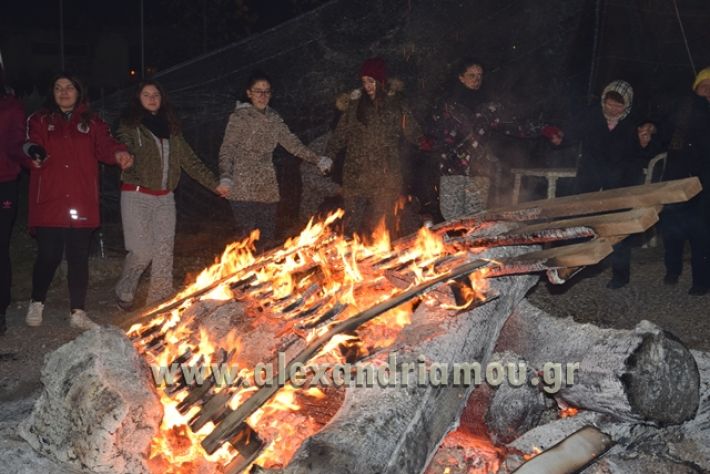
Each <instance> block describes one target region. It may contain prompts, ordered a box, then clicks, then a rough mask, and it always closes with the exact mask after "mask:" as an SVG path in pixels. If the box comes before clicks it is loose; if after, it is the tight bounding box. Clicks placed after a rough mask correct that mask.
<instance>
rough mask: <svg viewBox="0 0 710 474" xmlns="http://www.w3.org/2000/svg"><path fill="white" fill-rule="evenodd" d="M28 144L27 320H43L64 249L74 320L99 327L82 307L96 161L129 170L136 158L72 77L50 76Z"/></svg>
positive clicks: (94, 218) (94, 212) (93, 222)
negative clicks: (30, 254) (32, 241)
mask: <svg viewBox="0 0 710 474" xmlns="http://www.w3.org/2000/svg"><path fill="white" fill-rule="evenodd" d="M27 138H28V141H27V142H26V143H25V146H24V149H25V153H26V154H27V156H28V157H29V158H30V159H31V160H32V166H31V167H30V168H31V172H30V192H29V199H28V204H29V218H28V226H29V227H30V228H31V229H33V230H34V233H35V235H36V238H37V248H38V252H37V260H36V261H35V265H34V270H33V273H32V300H31V301H30V305H29V308H28V310H27V317H26V318H25V322H26V323H27V325H29V326H39V325H40V324H41V323H42V311H43V309H44V300H45V298H46V296H47V291H48V289H49V285H50V284H51V283H52V279H53V278H54V272H55V271H56V269H57V267H58V266H59V264H60V263H61V261H62V255H63V254H66V259H67V268H68V280H69V299H70V308H71V313H70V319H69V321H70V324H71V325H72V326H73V327H77V328H80V329H90V328H92V327H94V326H96V323H94V322H93V321H91V319H89V317H88V316H87V315H86V312H85V310H84V304H85V301H86V291H87V288H88V284H89V248H90V244H91V234H92V233H93V231H94V229H96V228H97V227H99V180H98V161H101V162H104V163H108V164H118V165H119V166H120V167H121V168H122V169H125V168H127V167H129V166H131V164H132V163H133V158H132V157H131V155H130V154H129V153H128V152H127V151H126V148H125V146H123V145H122V144H120V143H119V142H117V141H116V140H114V138H113V137H112V136H111V133H110V131H109V128H108V126H107V125H106V123H105V122H104V121H103V120H101V119H100V118H99V117H98V116H96V115H95V114H93V113H92V112H91V110H90V109H89V107H88V104H87V98H86V94H85V89H84V88H83V86H82V84H81V82H80V81H79V80H78V79H77V78H76V77H74V76H71V75H67V74H60V75H58V76H56V77H55V78H54V80H53V81H52V90H51V92H50V94H49V95H48V99H47V102H46V103H45V106H44V107H43V108H42V109H41V110H40V111H39V112H37V113H35V114H33V115H32V116H30V118H29V120H28V123H27Z"/></svg>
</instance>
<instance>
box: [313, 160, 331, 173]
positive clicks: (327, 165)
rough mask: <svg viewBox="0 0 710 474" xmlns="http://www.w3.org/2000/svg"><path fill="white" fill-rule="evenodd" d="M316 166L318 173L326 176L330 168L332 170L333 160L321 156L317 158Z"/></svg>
mask: <svg viewBox="0 0 710 474" xmlns="http://www.w3.org/2000/svg"><path fill="white" fill-rule="evenodd" d="M316 166H317V167H318V171H320V173H321V174H322V175H324V176H325V175H326V174H328V173H329V172H330V170H331V168H333V160H331V159H330V158H328V157H327V156H321V157H320V158H318V163H316Z"/></svg>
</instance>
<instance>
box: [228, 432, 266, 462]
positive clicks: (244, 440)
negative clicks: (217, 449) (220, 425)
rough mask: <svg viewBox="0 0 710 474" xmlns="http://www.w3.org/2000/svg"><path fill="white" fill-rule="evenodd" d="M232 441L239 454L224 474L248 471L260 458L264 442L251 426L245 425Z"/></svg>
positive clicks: (230, 442) (230, 441)
mask: <svg viewBox="0 0 710 474" xmlns="http://www.w3.org/2000/svg"><path fill="white" fill-rule="evenodd" d="M243 425H244V426H242V427H240V429H239V430H238V431H237V434H235V435H234V436H233V437H232V438H231V439H230V440H229V444H231V445H232V446H233V447H234V448H235V449H236V450H237V452H238V453H239V455H237V456H236V457H235V458H234V459H233V460H232V461H231V462H230V463H229V464H228V465H227V466H226V467H225V468H224V474H239V473H240V472H243V471H244V469H246V468H247V467H248V466H249V464H251V463H252V462H254V460H255V459H256V458H257V457H258V456H259V453H260V452H261V450H262V449H263V447H264V442H263V441H262V440H261V439H260V438H259V435H258V434H257V433H256V431H254V430H253V429H252V427H251V426H249V425H248V424H246V423H244V424H243Z"/></svg>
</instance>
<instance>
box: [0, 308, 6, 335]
mask: <svg viewBox="0 0 710 474" xmlns="http://www.w3.org/2000/svg"><path fill="white" fill-rule="evenodd" d="M5 331H7V324H6V323H5V313H0V336H2V335H3V334H5Z"/></svg>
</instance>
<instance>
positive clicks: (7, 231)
mask: <svg viewBox="0 0 710 474" xmlns="http://www.w3.org/2000/svg"><path fill="white" fill-rule="evenodd" d="M16 216H17V180H13V181H5V182H2V183H0V314H5V311H7V307H8V306H10V287H11V286H12V264H11V262H10V236H11V235H12V226H13V225H14V224H15V217H16Z"/></svg>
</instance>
